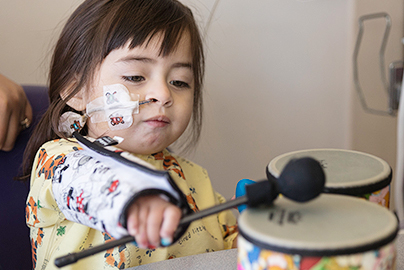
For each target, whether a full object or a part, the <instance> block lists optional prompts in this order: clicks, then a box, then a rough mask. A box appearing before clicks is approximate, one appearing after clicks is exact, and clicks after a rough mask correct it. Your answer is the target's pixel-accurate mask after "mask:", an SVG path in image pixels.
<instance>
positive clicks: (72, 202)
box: [52, 133, 190, 238]
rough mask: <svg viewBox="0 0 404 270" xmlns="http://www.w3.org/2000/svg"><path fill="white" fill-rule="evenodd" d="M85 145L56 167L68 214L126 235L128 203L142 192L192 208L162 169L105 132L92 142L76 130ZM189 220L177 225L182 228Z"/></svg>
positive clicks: (56, 185) (59, 197)
mask: <svg viewBox="0 0 404 270" xmlns="http://www.w3.org/2000/svg"><path fill="white" fill-rule="evenodd" d="M75 137H76V138H77V139H78V141H79V143H80V144H81V146H82V147H83V150H79V151H75V152H72V153H70V154H68V155H66V157H65V158H64V159H63V160H62V161H61V162H60V164H59V166H58V167H57V169H56V171H55V177H54V178H53V183H52V189H53V193H54V196H55V198H56V202H57V204H58V206H59V208H60V210H61V211H62V213H63V214H64V215H65V217H66V219H68V220H71V221H74V222H78V223H81V224H83V225H86V226H89V227H91V228H94V229H97V230H100V231H107V232H108V233H109V234H111V235H112V236H113V237H115V238H121V237H123V236H125V235H127V234H128V233H127V230H126V228H125V227H126V213H125V211H126V208H127V207H128V206H129V205H130V203H131V202H133V201H134V200H136V198H138V197H139V196H142V195H151V194H160V195H161V196H163V197H164V198H166V199H167V200H169V201H170V202H171V203H173V204H175V205H177V206H178V207H180V208H181V209H183V215H185V214H187V213H189V212H190V209H189V206H188V204H187V202H186V198H185V196H184V194H183V193H182V192H181V191H180V190H179V188H178V187H177V186H176V185H175V183H174V182H173V180H172V179H171V177H170V175H169V173H168V172H166V171H158V170H155V169H154V168H152V167H151V165H149V164H148V163H146V162H144V161H143V160H141V159H138V158H136V157H134V156H133V155H130V154H129V153H127V152H123V151H121V150H119V149H118V148H115V147H113V146H111V144H116V142H115V141H114V140H112V139H111V138H109V137H103V138H101V139H99V140H96V141H94V142H91V141H89V140H87V139H86V138H84V137H83V136H81V135H79V134H78V133H75ZM187 227H188V226H185V227H183V228H181V229H180V231H181V232H180V231H177V234H180V235H181V234H182V233H183V232H185V230H186V229H187Z"/></svg>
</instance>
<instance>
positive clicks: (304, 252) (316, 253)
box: [239, 225, 399, 257]
mask: <svg viewBox="0 0 404 270" xmlns="http://www.w3.org/2000/svg"><path fill="white" fill-rule="evenodd" d="M398 231H399V228H398V225H397V228H396V230H395V231H394V232H392V233H391V234H390V235H389V236H388V237H386V238H383V239H381V240H379V241H376V242H373V243H370V244H364V245H360V246H357V247H348V248H340V249H337V248H335V249H321V250H320V249H302V248H293V247H281V246H277V245H271V244H268V243H264V242H262V241H260V240H257V239H254V238H252V237H250V236H249V235H247V234H246V233H245V232H244V231H243V230H242V229H241V228H239V233H240V235H241V236H242V237H243V238H244V239H245V240H247V241H248V242H250V243H252V244H253V245H256V246H258V247H259V248H261V249H265V250H270V251H274V252H279V253H285V254H290V255H296V254H297V255H300V256H313V257H330V256H341V255H353V254H357V253H364V252H368V251H372V250H377V249H380V248H381V247H383V246H386V245H388V244H391V243H393V241H394V240H395V239H396V237H397V234H398Z"/></svg>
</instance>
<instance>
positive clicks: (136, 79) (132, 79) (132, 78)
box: [122, 76, 145, 82]
mask: <svg viewBox="0 0 404 270" xmlns="http://www.w3.org/2000/svg"><path fill="white" fill-rule="evenodd" d="M122 78H123V79H124V80H125V81H129V82H142V81H144V80H145V78H144V77H143V76H123V77H122Z"/></svg>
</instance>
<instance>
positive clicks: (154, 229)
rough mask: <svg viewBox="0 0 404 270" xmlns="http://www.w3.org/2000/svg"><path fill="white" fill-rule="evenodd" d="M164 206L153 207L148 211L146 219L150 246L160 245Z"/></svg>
mask: <svg viewBox="0 0 404 270" xmlns="http://www.w3.org/2000/svg"><path fill="white" fill-rule="evenodd" d="M163 211H164V208H154V210H153V211H151V212H150V213H149V216H148V218H147V219H148V220H147V237H148V240H149V243H150V245H151V246H150V248H155V247H158V246H160V228H161V225H162V222H163Z"/></svg>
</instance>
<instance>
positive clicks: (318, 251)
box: [239, 194, 399, 257]
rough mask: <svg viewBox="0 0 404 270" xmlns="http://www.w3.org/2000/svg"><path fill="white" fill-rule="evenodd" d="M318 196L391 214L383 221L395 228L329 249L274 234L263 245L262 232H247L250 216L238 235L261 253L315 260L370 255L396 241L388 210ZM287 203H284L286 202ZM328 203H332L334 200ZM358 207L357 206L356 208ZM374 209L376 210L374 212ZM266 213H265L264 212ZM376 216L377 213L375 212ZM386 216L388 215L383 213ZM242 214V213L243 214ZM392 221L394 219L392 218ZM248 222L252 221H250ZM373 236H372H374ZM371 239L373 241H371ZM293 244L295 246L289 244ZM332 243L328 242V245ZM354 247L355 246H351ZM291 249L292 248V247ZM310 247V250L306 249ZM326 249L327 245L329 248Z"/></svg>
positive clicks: (249, 228) (241, 222)
mask: <svg viewBox="0 0 404 270" xmlns="http://www.w3.org/2000/svg"><path fill="white" fill-rule="evenodd" d="M321 196H327V197H330V196H331V197H339V198H337V199H338V200H339V199H343V200H348V201H349V200H351V201H352V200H356V201H357V202H360V203H363V204H369V206H372V207H373V208H371V209H376V208H377V207H380V209H381V208H383V209H384V210H383V211H388V212H390V214H388V215H386V218H389V220H391V221H395V224H394V225H393V224H391V225H389V226H388V227H384V228H385V229H386V230H385V232H381V231H380V233H379V234H378V235H377V236H375V235H374V234H372V233H370V234H369V235H371V237H370V238H369V239H363V238H362V239H358V241H359V242H362V243H359V244H357V243H354V242H351V241H348V242H346V241H343V242H340V243H339V244H337V245H335V244H334V245H331V247H326V246H325V245H327V243H320V244H314V245H313V244H312V243H313V242H310V241H309V242H307V241H306V240H296V239H295V240H291V239H288V238H287V237H286V238H283V240H281V239H282V238H280V236H279V235H277V234H272V235H269V237H268V238H267V240H266V242H264V240H263V239H264V238H265V236H263V234H265V233H264V232H262V231H259V230H258V231H256V232H253V231H252V232H250V233H248V232H247V230H252V227H251V226H254V225H252V224H250V223H249V221H248V220H249V219H248V218H251V217H252V216H245V217H244V219H243V217H242V216H241V217H239V233H240V235H241V236H242V237H243V238H245V239H246V240H247V241H249V242H250V243H251V244H253V245H256V246H258V247H259V248H262V249H267V250H270V251H275V252H281V253H285V254H298V255H301V256H317V257H323V256H339V255H350V254H355V253H364V252H367V251H372V250H376V249H379V248H382V247H383V246H385V245H387V244H390V243H393V241H394V240H395V238H396V237H397V234H398V231H399V223H398V219H397V216H396V215H395V213H393V212H391V211H389V210H388V209H386V208H384V207H382V206H380V205H377V204H375V203H373V202H369V201H366V200H362V199H358V198H354V197H350V196H345V195H340V194H324V195H321ZM285 200H287V199H285ZM329 202H334V201H333V200H331V201H329ZM359 206H360V205H359ZM375 207H376V208H375ZM264 213H265V212H264ZM376 213H380V212H377V211H376ZM386 213H387V212H386ZM243 214H245V213H243ZM394 217H395V218H394ZM250 220H251V219H250ZM389 227H390V228H389ZM373 233H374V232H373ZM372 237H373V239H372ZM271 238H272V239H273V241H272V243H270V241H271V240H270V239H271ZM279 240H281V241H284V244H283V243H279ZM291 241H295V243H293V242H291ZM330 243H331V242H330ZM353 243H354V244H353ZM293 245H294V246H293ZM309 245H311V247H309ZM328 246H329V245H328Z"/></svg>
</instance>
